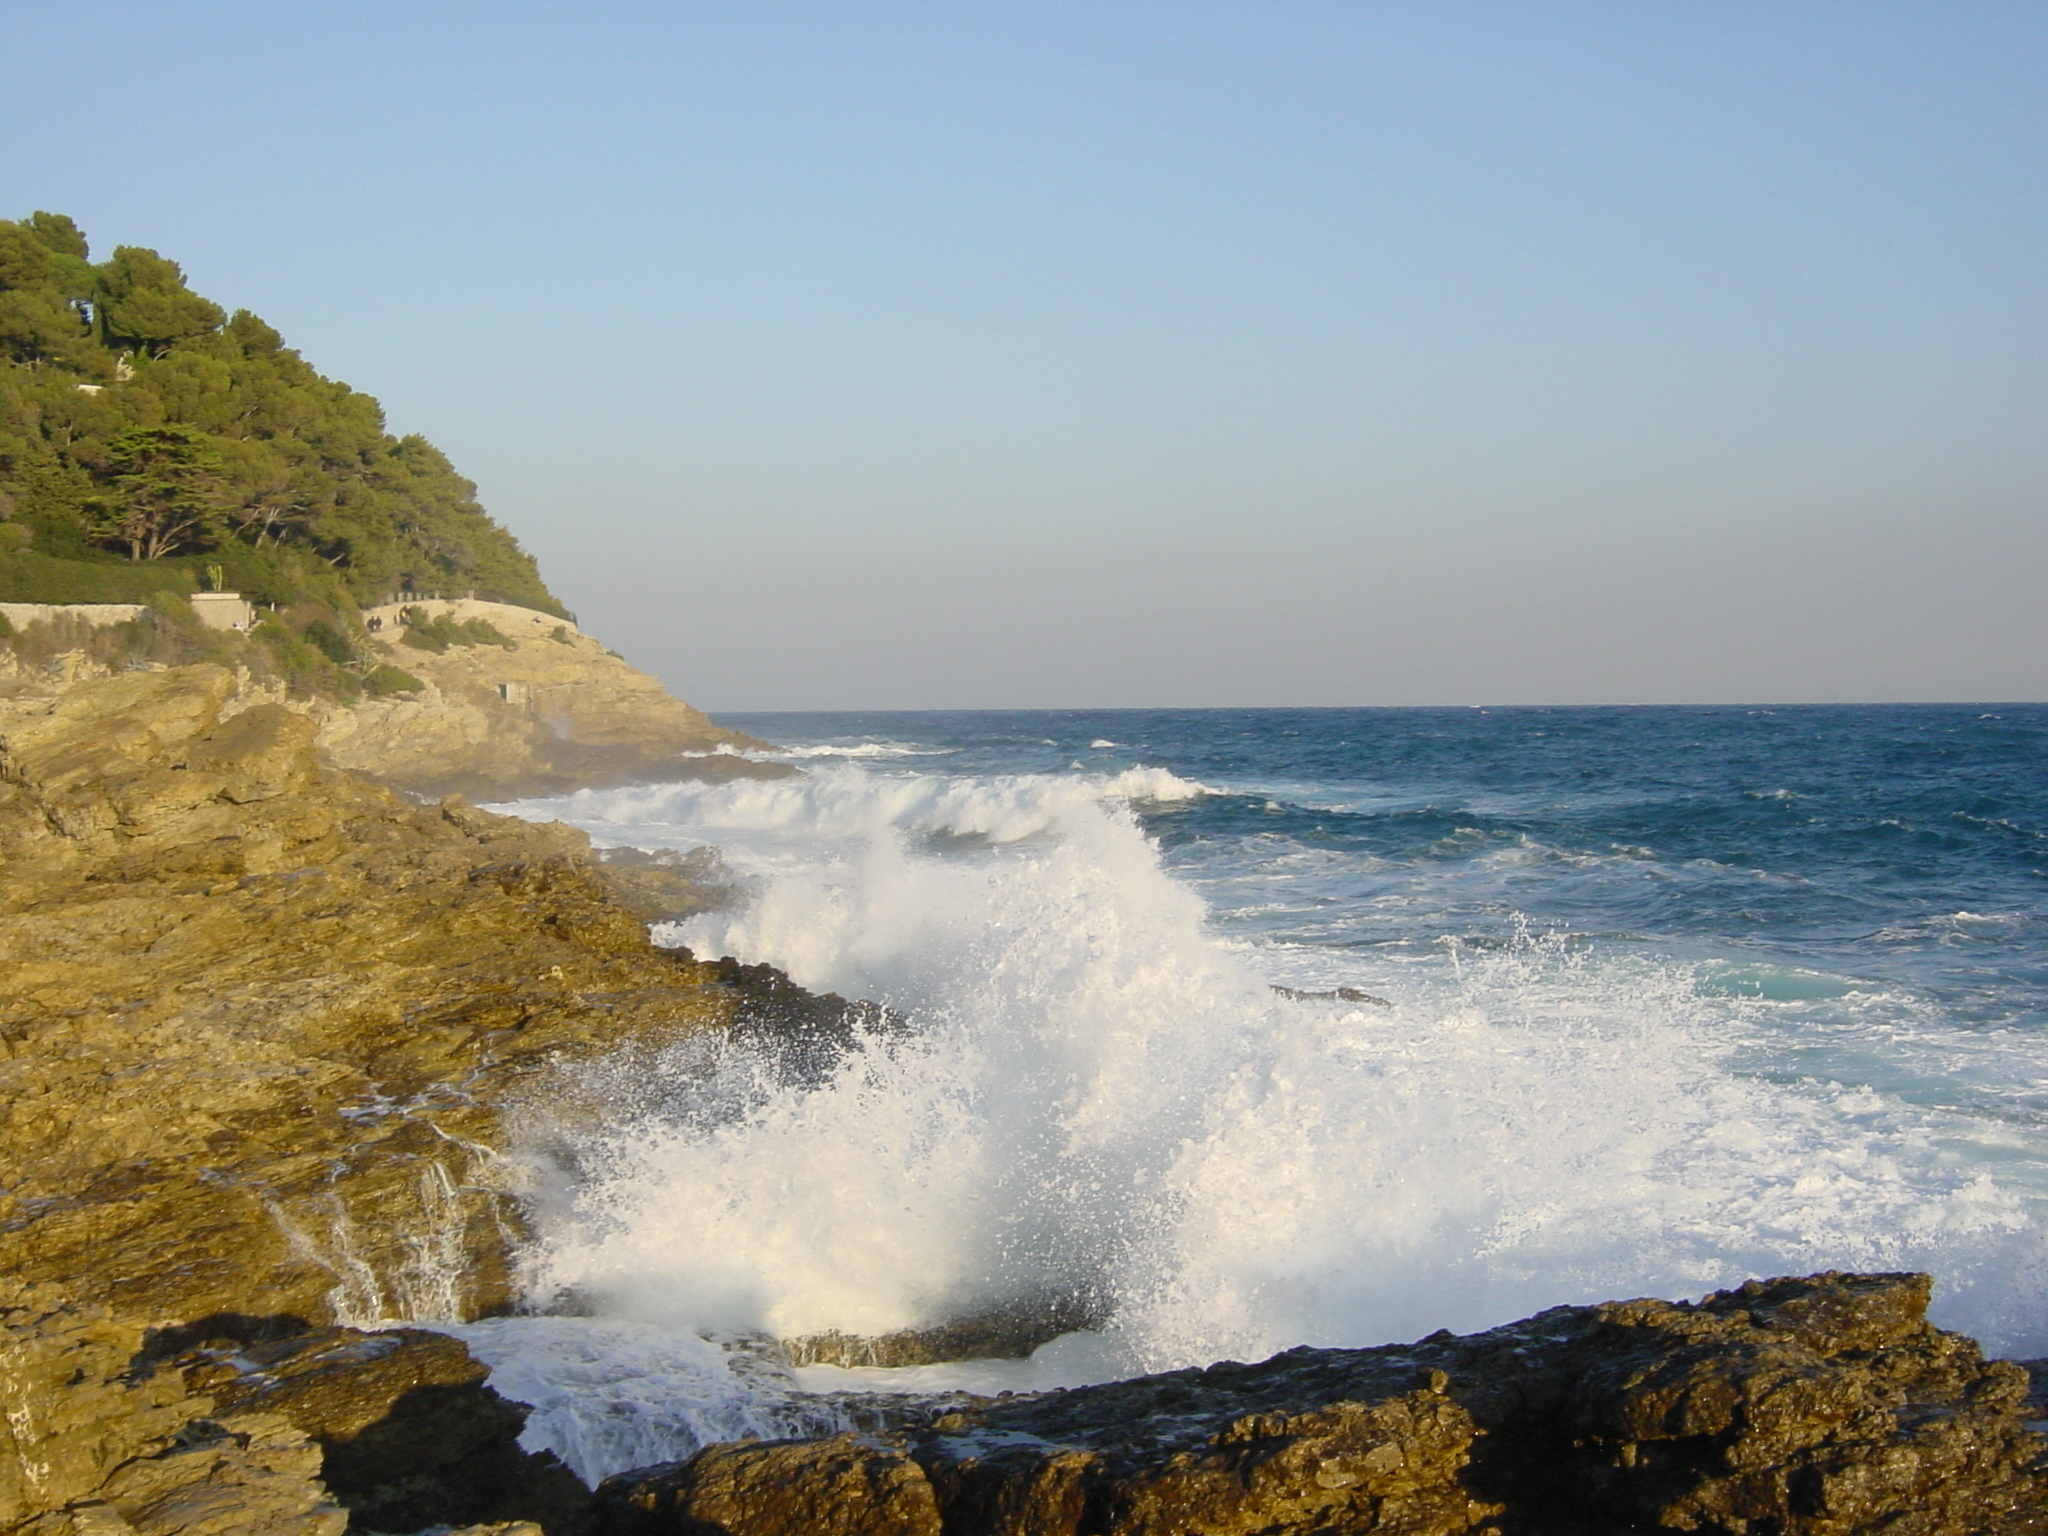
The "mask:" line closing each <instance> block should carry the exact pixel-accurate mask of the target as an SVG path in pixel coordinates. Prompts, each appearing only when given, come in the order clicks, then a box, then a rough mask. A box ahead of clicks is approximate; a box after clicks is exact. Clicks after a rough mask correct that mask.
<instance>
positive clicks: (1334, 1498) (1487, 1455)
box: [598, 1274, 2048, 1536]
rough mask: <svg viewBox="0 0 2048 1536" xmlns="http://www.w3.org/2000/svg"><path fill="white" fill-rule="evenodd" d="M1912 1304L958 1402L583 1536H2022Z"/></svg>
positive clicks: (724, 1480)
mask: <svg viewBox="0 0 2048 1536" xmlns="http://www.w3.org/2000/svg"><path fill="white" fill-rule="evenodd" d="M1928 1292H1929V1281H1928V1279H1927V1277H1926V1276H1924V1275H1860V1276H1859V1275H1839V1274H1826V1275H1817V1276H1813V1277H1811V1278H1808V1279H1803V1280H1776V1281H1769V1282H1752V1283H1750V1284H1748V1285H1745V1286H1743V1287H1741V1288H1740V1289H1737V1290H1734V1291H1725V1292H1721V1293H1718V1294H1716V1295H1714V1296H1710V1297H1708V1298H1707V1299H1706V1300H1704V1301H1702V1302H1699V1303H1696V1304H1684V1303H1669V1302H1661V1301H1629V1302H1614V1303H1609V1304H1606V1305H1604V1306H1597V1307H1559V1308H1556V1309H1553V1310H1552V1311H1549V1312H1544V1313H1541V1314H1539V1315H1538V1316H1536V1317H1533V1318H1530V1319H1528V1320H1526V1321H1524V1322H1520V1323H1512V1324H1509V1325H1507V1326H1506V1327H1503V1328H1496V1329H1492V1330H1489V1331H1488V1332H1485V1333H1480V1334H1474V1335H1469V1336H1466V1337H1457V1336H1454V1335H1451V1334H1447V1333H1446V1334H1437V1335H1434V1336H1432V1337H1431V1338H1428V1339H1425V1340H1422V1341H1421V1342H1420V1343H1417V1344H1411V1345H1401V1346H1387V1347H1383V1348H1379V1349H1363V1350H1332V1349H1306V1348H1304V1349H1295V1350H1289V1351H1288V1352H1286V1353H1285V1354H1281V1355H1277V1356H1275V1357H1274V1358H1273V1359H1271V1360H1268V1361H1266V1362H1265V1363H1263V1364H1260V1365H1239V1364H1235V1363H1225V1364H1221V1365H1215V1366H1211V1367H1208V1368H1207V1369H1205V1370H1187V1371H1176V1372H1171V1373H1168V1374H1166V1375H1162V1376H1150V1377H1141V1378H1138V1379H1135V1380H1131V1381H1124V1382H1115V1383H1110V1384H1106V1385H1103V1386H1098V1387H1084V1388H1078V1389H1075V1390H1073V1391H1068V1392H1061V1393H1052V1394H1045V1395H1039V1396H1035V1397H1030V1398H1019V1399H1014V1400H1010V1401H1006V1402H993V1403H985V1404H983V1405H982V1406H980V1407H977V1408H974V1409H972V1410H969V1411H965V1412H953V1413H947V1414H944V1415H941V1416H939V1417H937V1418H936V1419H934V1420H933V1421H931V1422H930V1423H929V1424H928V1425H926V1426H925V1427H924V1428H922V1429H918V1430H911V1431H905V1432H899V1433H897V1434H894V1435H889V1436H878V1437H870V1438H867V1439H860V1438H855V1437H848V1436H842V1437H838V1438H837V1439H834V1440H830V1441H818V1442H771V1443H764V1444H752V1445H737V1446H722V1447H715V1448H713V1449H711V1450H707V1451H704V1452H701V1453H699V1455H697V1456H696V1457H693V1458H691V1459H690V1460H689V1461H686V1462H682V1463H677V1464H674V1465H670V1466H666V1467H660V1468H653V1469H649V1470H647V1471H644V1472H639V1473H629V1474H626V1475H624V1476H621V1477H617V1478H613V1479H610V1480H609V1481H607V1482H606V1483H605V1484H604V1486H603V1487H602V1488H601V1489H600V1490H599V1492H598V1522H599V1523H598V1528H599V1529H600V1530H601V1531H605V1532H616V1533H621V1536H624V1533H633V1536H653V1533H658V1532H659V1533H666V1532H677V1533H680V1532H698V1533H701V1532H707V1531H720V1532H725V1533H728V1536H794V1533H796V1532H799V1531H813V1530H820V1529H834V1530H837V1529H846V1530H855V1529H858V1530H876V1531H881V1530H890V1531H903V1532H913V1531H917V1532H923V1531H931V1532H934V1533H936V1532H938V1531H940V1530H941V1529H943V1531H944V1532H945V1533H946V1536H1066V1533H1074V1536H1081V1533H1089V1532H1111V1531H1113V1532H1118V1533H1134V1536H1135V1533H1146V1536H1152V1533H1158V1536H1165V1533H1167V1532H1174V1533H1187V1536H1253V1533H1262V1536H1291V1533H1301V1536H1309V1533H1312V1532H1401V1533H1403V1536H1454V1533H1467V1532H1474V1533H1476V1532H1482V1531H1494V1532H1499V1533H1502V1536H1628V1533H1642V1532H1649V1531H1693V1532H1715V1533H1727V1536H1737V1533H1741V1536H1765V1533H1770V1536H1861V1533H1872V1536H1875V1533H1878V1532H1883V1533H1886V1536H1975V1533H1994V1532H1995V1533H2002V1536H2003V1533H2011V1536H2019V1533H2024V1532H2030V1531H2041V1530H2048V1482H2044V1476H2043V1473H2042V1471H2041V1468H2040V1465H2039V1462H2040V1458H2041V1456H2042V1454H2043V1451H2044V1449H2048V1442H2044V1441H2043V1439H2042V1438H2041V1437H2040V1436H2038V1435H2036V1434H2034V1433H2032V1432H2031V1431H2030V1430H2029V1429H2028V1428H2027V1423H2026V1413H2027V1411H2028V1410H2027V1408H2026V1396H2027V1390H2028V1382H2027V1375H2026V1372H2025V1371H2024V1370H2022V1369H2021V1368H2020V1367H2018V1366H2016V1365H2013V1364H2011V1363H2010V1362H2004V1361H1990V1362H1987V1361H1985V1360H1984V1359H1983V1358H1982V1356H1981V1354H1980V1353H1979V1351H1978V1349H1977V1347H1976V1345H1975V1344H1973V1343H1972V1342H1971V1341H1970V1340H1968V1339H1966V1338H1963V1337H1961V1336H1959V1335H1956V1334H1952V1333H1946V1332H1943V1331H1942V1330H1940V1329H1937V1328H1935V1327H1933V1326H1932V1325H1931V1324H1929V1323H1928V1322H1927V1320H1926V1316H1925V1312H1926V1304H1927V1298H1928ZM920 1480H921V1484H922V1486H921V1487H920V1486H919V1484H920ZM927 1498H928V1499H929V1506H927V1504H926V1502H925V1501H926V1499H927ZM863 1501H865V1502H863ZM821 1511H830V1512H831V1517H832V1518H833V1519H834V1520H839V1521H842V1522H845V1523H843V1524H839V1525H820V1524H818V1523H816V1520H817V1517H818V1515H819V1512H821ZM807 1522H808V1523H807Z"/></svg>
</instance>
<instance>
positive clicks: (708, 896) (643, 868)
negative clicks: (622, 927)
mask: <svg viewBox="0 0 2048 1536" xmlns="http://www.w3.org/2000/svg"><path fill="white" fill-rule="evenodd" d="M597 866H598V876H599V878H600V879H602V880H603V881H604V883H605V888H606V889H607V890H609V891H610V892H611V893H612V899H613V900H614V901H616V902H618V904H619V905H620V906H622V907H624V908H625V909H626V910H627V911H628V912H631V913H632V914H633V915H634V916H635V917H637V918H639V919H640V920H641V921H642V922H643V923H677V922H681V921H682V920H683V919H684V918H686V917H695V916H696V915H697V914H698V913H700V912H715V911H717V910H718V909H719V908H721V907H724V906H729V905H730V904H731V903H732V900H733V898H734V897H735V896H736V895H737V894H738V893H737V891H736V890H735V889H734V886H733V878H734V877H733V873H732V871H731V870H729V869H727V868H726V867H725V861H724V860H723V859H721V858H720V857H719V856H718V850H717V849H716V848H708V847H707V848H692V849H691V850H690V851H689V852H688V853H679V852H678V851H677V850H675V849H673V848H655V849H641V848H606V849H603V850H602V851H600V852H599V853H598V855H597Z"/></svg>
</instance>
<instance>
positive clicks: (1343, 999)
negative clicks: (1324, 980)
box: [1272, 981, 1394, 1008]
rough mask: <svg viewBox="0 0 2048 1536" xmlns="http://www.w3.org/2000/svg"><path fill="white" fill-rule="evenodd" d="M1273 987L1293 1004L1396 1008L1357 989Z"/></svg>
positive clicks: (1383, 999)
mask: <svg viewBox="0 0 2048 1536" xmlns="http://www.w3.org/2000/svg"><path fill="white" fill-rule="evenodd" d="M1272 986H1273V990H1274V991H1275V992H1278V993H1279V994H1280V995H1281V996H1282V997H1284V998H1286V999H1287V1000H1288V1001H1289V1002H1291V1003H1370V1004H1372V1006H1373V1007H1375V1008H1391V1007H1393V1006H1394V1005H1393V1004H1392V1003H1390V1002H1388V1001H1387V1000H1386V999H1385V998H1384V997H1376V996H1374V995H1373V994H1372V993H1370V992H1361V991H1360V990H1359V989H1358V988H1357V987H1332V988H1331V989H1330V990H1329V991H1327V992H1304V991H1302V990H1301V988H1299V987H1283V986H1281V985H1280V983H1279V982H1277V981H1276V982H1274V983H1273V984H1272Z"/></svg>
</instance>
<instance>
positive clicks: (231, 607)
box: [192, 592, 256, 630]
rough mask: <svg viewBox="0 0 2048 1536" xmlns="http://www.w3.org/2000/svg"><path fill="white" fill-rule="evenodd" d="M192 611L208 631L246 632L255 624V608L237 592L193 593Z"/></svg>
mask: <svg viewBox="0 0 2048 1536" xmlns="http://www.w3.org/2000/svg"><path fill="white" fill-rule="evenodd" d="M192 611H193V612H194V613H196V614H198V615H199V622H200V623H201V624H204V625H205V626H206V627H207V628H208V629H234V630H246V629H248V628H250V627H251V626H252V625H254V624H255V622H256V608H255V605H254V604H252V603H251V602H250V601H249V600H248V599H247V598H245V597H243V596H242V594H241V593H239V592H194V593H193V594H192Z"/></svg>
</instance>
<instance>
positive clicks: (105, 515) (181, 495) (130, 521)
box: [86, 422, 222, 560]
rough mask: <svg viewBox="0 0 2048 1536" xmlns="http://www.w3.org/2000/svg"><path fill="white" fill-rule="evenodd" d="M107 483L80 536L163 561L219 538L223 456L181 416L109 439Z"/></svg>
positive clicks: (132, 555) (133, 557) (138, 557)
mask: <svg viewBox="0 0 2048 1536" xmlns="http://www.w3.org/2000/svg"><path fill="white" fill-rule="evenodd" d="M107 469H108V473H109V477H110V479H111V481H112V485H111V486H110V488H109V494H108V496H107V499H106V500H105V501H104V502H102V503H100V504H99V506H98V507H97V508H96V509H95V510H94V511H93V512H92V513H91V514H89V516H88V518H87V521H86V536H87V537H88V538H90V539H92V540H93V541H94V542H95V543H100V544H113V545H117V546H120V547H122V548H125V549H126V550H127V551H128V558H129V559H131V560H161V559H162V558H163V557H164V556H165V555H168V554H173V553H175V552H176V551H178V550H181V549H186V548H196V549H211V548H212V547H213V546H214V545H215V544H217V543H219V542H220V524H221V494H222V493H221V460H220V455H219V454H217V453H215V452H214V451H213V447H212V445H211V444H210V443H209V442H208V441H207V438H206V435H205V434H204V433H203V432H197V431H194V430H193V429H192V428H191V427H188V426H185V425H183V424H182V423H179V422H166V423H165V424H164V425H162V426H160V427H130V428H129V429H128V430H127V431H125V432H123V433H122V434H121V435H120V436H118V437H116V438H115V439H114V440H113V441H112V442H111V443H109V444H108V445H107Z"/></svg>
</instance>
